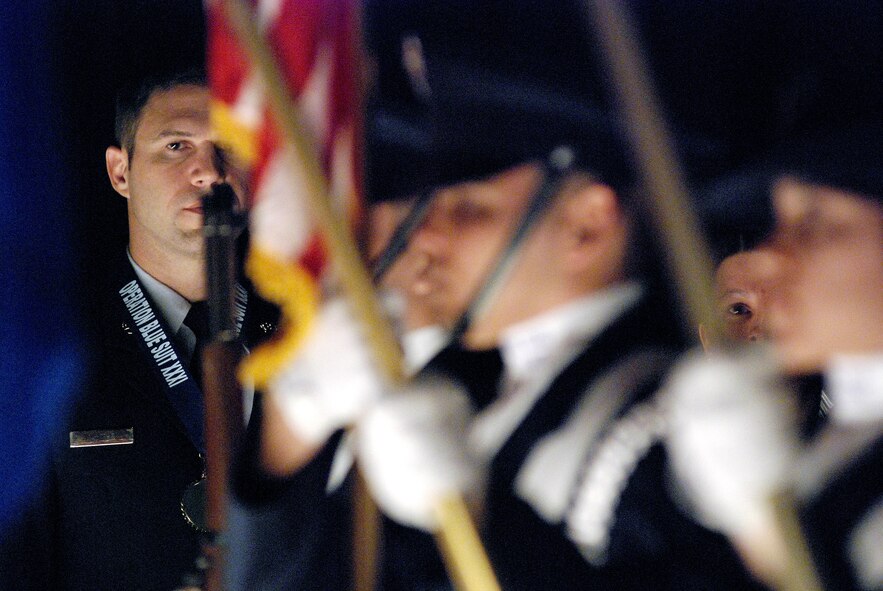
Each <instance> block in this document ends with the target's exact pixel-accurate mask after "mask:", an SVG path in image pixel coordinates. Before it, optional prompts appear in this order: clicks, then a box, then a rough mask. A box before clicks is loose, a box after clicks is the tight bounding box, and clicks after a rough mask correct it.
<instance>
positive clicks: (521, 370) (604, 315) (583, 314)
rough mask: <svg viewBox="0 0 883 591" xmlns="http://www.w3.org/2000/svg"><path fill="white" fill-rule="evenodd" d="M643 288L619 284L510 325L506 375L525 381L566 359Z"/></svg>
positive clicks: (504, 342) (504, 351)
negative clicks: (539, 371)
mask: <svg viewBox="0 0 883 591" xmlns="http://www.w3.org/2000/svg"><path fill="white" fill-rule="evenodd" d="M641 292H642V289H641V286H640V285H639V284H637V283H633V282H630V283H624V284H620V285H616V286H614V287H610V288H608V289H605V290H604V291H600V292H596V293H593V294H591V295H588V296H585V297H582V298H580V299H578V300H575V301H573V302H571V303H569V304H566V305H564V306H561V307H558V308H555V309H554V310H551V311H549V312H546V313H544V314H541V315H539V316H536V317H534V318H531V319H529V320H526V321H524V322H522V323H520V324H517V325H515V326H513V327H511V328H509V329H508V330H506V331H505V332H504V333H503V335H502V337H501V339H500V354H501V355H502V357H503V364H504V366H505V368H506V369H505V374H506V376H507V377H508V378H509V379H511V380H514V381H521V380H524V379H526V378H528V377H530V376H533V375H536V372H537V371H538V370H542V369H543V368H545V367H549V366H550V365H552V366H560V365H561V363H566V362H567V361H569V359H570V358H571V357H572V356H573V355H574V354H575V353H577V352H578V351H579V350H580V349H582V348H583V347H584V345H585V344H586V343H587V342H588V341H589V340H591V339H592V338H594V337H596V336H597V335H598V334H600V332H601V331H602V330H604V328H606V327H607V326H608V325H609V324H610V323H611V322H612V321H613V320H614V319H615V318H616V317H617V316H619V315H620V314H621V313H622V312H623V311H624V310H625V309H627V308H629V307H630V306H632V305H634V303H635V302H637V301H638V299H639V298H640V297H641ZM556 369H560V367H556ZM556 373H557V372H556Z"/></svg>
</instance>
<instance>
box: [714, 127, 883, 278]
mask: <svg viewBox="0 0 883 591" xmlns="http://www.w3.org/2000/svg"><path fill="white" fill-rule="evenodd" d="M789 176H790V177H793V178H796V179H798V180H801V181H804V182H807V183H811V184H816V185H822V186H828V187H833V188H835V189H841V190H844V191H848V192H850V193H855V194H857V195H860V196H862V197H864V198H867V199H870V200H873V201H876V202H878V203H881V200H883V124H881V123H880V122H878V121H861V122H858V123H851V124H847V125H844V126H843V127H840V128H834V129H831V128H825V129H816V130H814V131H812V132H806V133H802V134H797V135H795V136H794V137H792V138H790V139H789V140H787V141H785V142H782V143H781V144H780V145H779V146H777V147H776V148H774V149H773V150H771V151H770V152H769V153H768V154H767V155H766V156H764V157H762V158H761V159H759V160H758V161H757V162H756V163H754V164H752V165H749V166H746V167H744V168H742V169H740V170H738V171H735V172H733V173H731V174H728V175H725V176H723V177H721V178H719V179H717V180H716V181H714V182H712V183H710V184H709V185H707V186H706V187H705V189H704V190H702V191H700V192H699V194H698V197H699V202H700V205H699V211H700V218H701V219H702V223H703V227H704V230H705V232H706V235H707V237H708V240H709V243H710V244H711V246H712V251H713V253H714V255H715V259H716V260H717V261H718V262H720V261H721V260H723V259H724V258H726V257H727V256H729V255H730V254H733V253H735V252H738V251H740V250H745V249H751V248H754V247H756V246H757V245H759V244H760V243H761V242H762V241H763V240H765V239H766V238H767V237H768V236H769V234H770V233H771V232H772V230H773V227H774V225H775V220H774V214H773V207H772V188H773V185H774V183H775V182H776V180H777V179H780V178H783V177H789Z"/></svg>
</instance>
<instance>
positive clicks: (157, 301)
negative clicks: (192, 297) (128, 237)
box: [126, 249, 190, 334]
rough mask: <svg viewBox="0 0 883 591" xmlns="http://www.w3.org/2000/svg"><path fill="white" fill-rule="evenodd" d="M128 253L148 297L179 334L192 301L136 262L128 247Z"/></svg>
mask: <svg viewBox="0 0 883 591" xmlns="http://www.w3.org/2000/svg"><path fill="white" fill-rule="evenodd" d="M126 255H128V257H129V262H130V263H132V268H133V269H135V275H137V276H138V281H140V282H141V285H143V286H144V290H145V291H146V292H147V295H148V297H150V301H151V302H153V304H154V305H155V306H156V307H157V308H158V309H157V310H156V311H157V312H159V313H160V314H161V315H162V317H163V320H165V321H166V325H167V326H168V327H169V330H170V331H171V332H172V334H177V333H178V331H179V330H180V329H181V325H182V324H183V323H184V318H185V317H186V316H187V312H189V311H190V302H188V301H187V298H185V297H184V296H182V295H181V294H179V293H178V292H176V291H175V290H174V289H172V288H171V287H169V286H168V285H166V284H164V283H161V282H160V281H159V280H158V279H156V278H154V277H153V276H152V275H150V274H149V273H148V272H147V271H145V270H144V269H142V268H141V267H140V266H139V265H138V263H136V262H135V259H133V258H132V253H130V252H129V250H128V249H126Z"/></svg>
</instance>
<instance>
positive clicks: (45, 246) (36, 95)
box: [0, 0, 87, 535]
mask: <svg viewBox="0 0 883 591" xmlns="http://www.w3.org/2000/svg"><path fill="white" fill-rule="evenodd" d="M49 5H50V2H49V1H48V0H27V1H22V2H18V1H15V2H11V3H6V4H4V8H3V14H2V16H0V81H2V83H0V207H2V214H0V255H2V256H0V289H2V295H0V389H2V392H0V535H2V533H3V531H4V530H5V528H6V526H7V524H8V523H9V520H10V518H11V517H12V516H14V515H15V514H16V513H17V512H18V511H19V510H20V507H21V505H22V503H23V502H24V501H25V499H26V498H27V496H28V495H30V494H33V493H34V492H35V491H36V490H37V488H38V486H39V485H40V482H41V474H42V473H43V470H44V469H45V465H46V459H47V455H48V454H47V452H48V449H49V443H50V439H51V437H52V436H53V434H54V433H56V432H57V430H58V429H60V428H61V421H62V419H63V417H64V415H65V413H66V412H67V410H68V409H69V407H70V402H71V400H72V399H73V397H74V394H75V392H76V390H77V388H78V385H79V382H80V381H81V380H82V379H83V377H84V375H85V361H86V357H87V356H86V349H85V344H84V343H85V339H84V338H83V336H82V331H81V324H82V321H81V318H80V316H79V311H80V307H79V303H78V297H77V295H76V294H77V293H78V291H79V290H77V289H76V288H75V286H76V285H77V280H78V279H77V277H76V273H75V272H76V269H77V263H78V261H77V252H78V249H77V248H76V247H75V245H74V242H73V238H72V237H73V235H74V224H73V216H72V215H71V210H72V204H71V200H70V198H69V196H68V195H67V194H66V182H65V177H66V174H65V172H66V171H65V159H64V153H65V148H64V146H62V145H61V143H60V141H59V135H60V134H59V121H58V117H59V113H60V111H61V110H60V109H59V105H58V101H57V97H56V96H54V80H53V75H52V71H51V67H50V63H51V52H50V44H49V34H50V29H49ZM55 90H57V89H55Z"/></svg>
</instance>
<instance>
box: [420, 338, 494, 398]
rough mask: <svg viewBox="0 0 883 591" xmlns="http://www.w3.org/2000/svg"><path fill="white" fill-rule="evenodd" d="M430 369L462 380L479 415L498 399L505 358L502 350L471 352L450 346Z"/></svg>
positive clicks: (431, 363)
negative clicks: (501, 353)
mask: <svg viewBox="0 0 883 591" xmlns="http://www.w3.org/2000/svg"><path fill="white" fill-rule="evenodd" d="M428 369H432V370H436V371H441V372H444V373H446V374H448V375H449V376H450V377H453V378H454V379H456V380H459V381H460V383H461V384H463V386H465V387H466V389H467V391H468V392H469V398H470V399H471V400H472V404H473V406H474V407H475V410H476V411H480V410H482V409H484V408H485V407H486V406H487V405H489V404H490V403H491V402H493V401H494V400H495V399H496V398H497V393H498V390H499V382H500V376H501V375H502V373H503V357H502V356H501V355H500V350H499V349H497V348H494V349H485V350H482V351H470V350H468V349H464V348H462V347H461V346H459V345H450V346H448V347H446V348H445V349H444V350H442V352H441V353H439V354H438V355H436V357H435V359H433V360H432V361H431V362H430V363H429V366H428Z"/></svg>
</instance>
